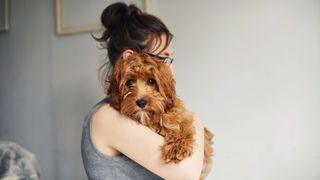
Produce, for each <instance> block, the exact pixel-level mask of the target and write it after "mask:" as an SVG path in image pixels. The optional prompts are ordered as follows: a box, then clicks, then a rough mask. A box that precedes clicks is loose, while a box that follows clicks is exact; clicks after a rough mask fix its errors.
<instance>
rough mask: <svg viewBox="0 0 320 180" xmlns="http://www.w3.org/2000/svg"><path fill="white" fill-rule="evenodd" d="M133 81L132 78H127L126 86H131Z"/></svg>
mask: <svg viewBox="0 0 320 180" xmlns="http://www.w3.org/2000/svg"><path fill="white" fill-rule="evenodd" d="M133 83H134V82H133V80H132V79H129V80H127V82H126V85H127V86H128V87H130V86H132V84H133Z"/></svg>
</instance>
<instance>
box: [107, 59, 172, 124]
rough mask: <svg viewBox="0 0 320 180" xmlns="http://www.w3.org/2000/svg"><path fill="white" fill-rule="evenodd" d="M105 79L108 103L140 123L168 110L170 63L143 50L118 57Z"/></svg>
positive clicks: (169, 103)
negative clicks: (126, 57) (165, 62)
mask: <svg viewBox="0 0 320 180" xmlns="http://www.w3.org/2000/svg"><path fill="white" fill-rule="evenodd" d="M109 82H110V86H109V89H108V92H107V93H108V96H109V98H110V99H111V106H112V107H114V108H115V109H117V110H119V111H120V112H121V113H122V114H125V115H127V116H129V117H130V118H132V119H134V120H137V121H139V122H140V123H142V124H144V125H146V124H148V123H149V122H147V121H148V120H150V119H153V118H154V116H157V115H160V114H162V113H165V112H167V111H169V110H170V109H171V108H172V107H173V106H174V103H175V101H176V91H175V80H174V79H173V74H172V71H171V69H170V67H169V66H168V65H166V64H164V63H162V62H160V61H158V60H157V59H154V58H153V57H150V56H148V55H147V54H143V53H140V54H139V53H134V54H133V55H132V56H130V57H129V58H128V59H120V60H118V62H117V63H116V65H115V67H114V69H113V73H112V74H111V76H109Z"/></svg>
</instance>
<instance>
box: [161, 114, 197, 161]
mask: <svg viewBox="0 0 320 180" xmlns="http://www.w3.org/2000/svg"><path fill="white" fill-rule="evenodd" d="M171 118H174V119H173V120H172V119H170V118H169V119H168V117H167V118H166V120H165V121H164V124H163V125H164V127H165V128H164V131H163V132H162V133H161V134H162V135H163V136H164V139H165V143H164V145H163V146H162V147H161V150H162V157H163V159H164V161H165V162H166V163H170V162H174V163H179V162H180V161H181V160H183V159H184V158H186V157H188V156H191V154H192V153H193V145H194V143H195V130H194V127H193V125H192V122H193V120H192V119H191V118H190V117H188V118H187V119H184V120H183V121H177V118H178V117H176V116H171ZM183 118H186V117H185V116H184V117H183Z"/></svg>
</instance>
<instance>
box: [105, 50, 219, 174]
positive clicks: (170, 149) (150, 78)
mask: <svg viewBox="0 0 320 180" xmlns="http://www.w3.org/2000/svg"><path fill="white" fill-rule="evenodd" d="M108 82H109V88H108V89H107V91H106V94H107V96H108V97H109V98H110V100H111V103H110V105H111V107H113V108H114V109H116V110H118V111H119V112H120V113H122V114H124V115H126V116H128V117H130V118H131V119H133V120H135V121H137V122H138V123H141V124H142V125H145V126H147V127H149V128H150V129H152V130H153V131H154V132H156V133H158V134H160V135H161V136H163V137H164V140H165V142H164V144H163V145H162V146H161V152H162V158H163V160H164V162H165V163H170V162H174V163H179V162H180V161H182V160H183V159H184V158H186V157H188V156H191V155H192V153H193V146H194V144H195V129H194V126H193V125H192V124H193V122H194V119H195V116H194V115H193V114H192V113H190V112H188V111H187V109H186V108H185V106H184V104H183V102H182V100H180V99H179V98H178V97H177V95H176V90H175V80H174V78H173V73H172V71H171V69H170V67H169V66H168V65H167V64H164V63H163V62H161V61H160V60H159V59H157V58H155V57H151V56H149V55H148V54H145V53H134V54H133V55H131V56H129V57H128V58H127V59H119V60H118V61H117V63H116V64H115V67H114V69H113V71H112V73H111V75H110V76H109V77H108ZM204 133H205V135H204V138H205V139H204V140H205V141H204V146H205V147H204V162H203V163H204V164H203V168H202V172H201V178H200V179H204V178H205V176H206V175H207V174H208V173H209V171H210V169H211V166H212V158H211V156H212V155H213V149H212V147H211V146H212V139H213V134H212V133H211V132H210V131H209V130H208V129H207V128H205V129H204Z"/></svg>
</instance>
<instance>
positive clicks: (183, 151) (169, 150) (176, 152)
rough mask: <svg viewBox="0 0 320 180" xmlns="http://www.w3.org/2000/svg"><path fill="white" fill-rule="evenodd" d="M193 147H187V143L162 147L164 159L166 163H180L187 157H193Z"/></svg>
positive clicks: (176, 143) (167, 144) (173, 143)
mask: <svg viewBox="0 0 320 180" xmlns="http://www.w3.org/2000/svg"><path fill="white" fill-rule="evenodd" d="M192 152H193V147H192V145H187V144H185V142H179V141H177V142H171V143H166V144H164V145H163V146H162V157H163V160H164V161H165V163H170V162H174V163H179V162H180V161H182V160H183V159H185V158H186V157H189V156H191V155H192Z"/></svg>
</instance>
